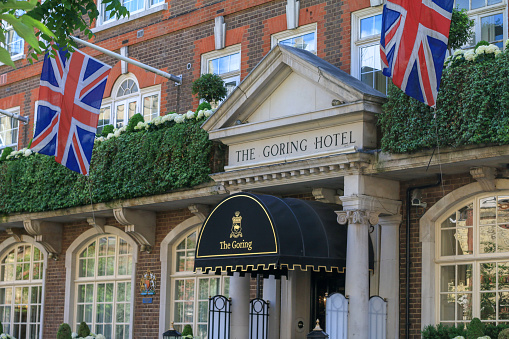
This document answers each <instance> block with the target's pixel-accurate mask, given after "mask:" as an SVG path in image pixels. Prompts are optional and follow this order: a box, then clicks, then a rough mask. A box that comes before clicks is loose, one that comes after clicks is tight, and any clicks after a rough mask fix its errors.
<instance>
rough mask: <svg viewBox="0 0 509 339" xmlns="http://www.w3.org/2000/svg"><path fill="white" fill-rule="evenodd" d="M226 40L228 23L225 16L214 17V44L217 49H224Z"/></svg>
mask: <svg viewBox="0 0 509 339" xmlns="http://www.w3.org/2000/svg"><path fill="white" fill-rule="evenodd" d="M225 40H226V24H225V23H224V17H223V16H218V17H216V18H215V19H214V44H215V48H216V50H218V49H223V48H224V45H225Z"/></svg>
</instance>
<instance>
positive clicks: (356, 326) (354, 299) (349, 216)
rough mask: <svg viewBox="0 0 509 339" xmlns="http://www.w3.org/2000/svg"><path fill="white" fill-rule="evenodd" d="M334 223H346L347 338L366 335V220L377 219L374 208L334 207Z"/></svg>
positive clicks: (367, 293) (367, 288)
mask: <svg viewBox="0 0 509 339" xmlns="http://www.w3.org/2000/svg"><path fill="white" fill-rule="evenodd" d="M336 214H337V215H338V223H339V224H341V225H344V224H346V223H348V235H347V239H348V243H347V250H346V281H345V293H346V295H347V296H348V298H349V305H348V308H349V311H348V338H349V339H366V338H368V336H369V317H368V311H369V304H368V303H369V243H368V241H369V236H368V231H369V224H372V225H374V224H377V223H378V212H373V211H366V210H350V211H337V212H336Z"/></svg>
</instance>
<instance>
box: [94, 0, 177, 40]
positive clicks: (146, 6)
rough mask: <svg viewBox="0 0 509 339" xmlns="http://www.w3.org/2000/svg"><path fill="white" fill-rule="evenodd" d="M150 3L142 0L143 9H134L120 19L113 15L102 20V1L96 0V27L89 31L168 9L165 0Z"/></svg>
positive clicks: (95, 30)
mask: <svg viewBox="0 0 509 339" xmlns="http://www.w3.org/2000/svg"><path fill="white" fill-rule="evenodd" d="M151 3H152V0H143V9H141V10H138V11H135V12H133V13H130V16H129V17H124V18H121V19H117V18H115V17H113V18H110V19H108V20H104V17H103V14H104V12H103V10H104V6H103V5H102V1H100V0H98V4H97V9H98V10H99V17H98V18H97V21H96V27H94V28H92V29H91V31H92V32H93V33H97V32H100V31H103V30H106V29H109V28H112V27H115V26H117V25H121V24H124V23H126V22H129V21H132V20H136V19H139V18H142V17H144V16H147V15H150V14H154V13H157V12H160V11H164V10H167V9H168V4H167V3H166V0H163V1H162V2H159V3H157V4H154V5H152V4H151Z"/></svg>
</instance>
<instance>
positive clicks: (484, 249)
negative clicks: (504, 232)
mask: <svg viewBox="0 0 509 339" xmlns="http://www.w3.org/2000/svg"><path fill="white" fill-rule="evenodd" d="M479 237H480V239H479V240H480V244H479V251H480V252H481V253H495V239H496V237H497V235H496V229H495V226H481V227H479Z"/></svg>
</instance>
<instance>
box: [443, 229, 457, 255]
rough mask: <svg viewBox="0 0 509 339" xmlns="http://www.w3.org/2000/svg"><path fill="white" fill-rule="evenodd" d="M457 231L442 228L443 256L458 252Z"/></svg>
mask: <svg viewBox="0 0 509 339" xmlns="http://www.w3.org/2000/svg"><path fill="white" fill-rule="evenodd" d="M455 234H456V231H455V230H442V232H441V250H440V254H441V255H443V256H447V255H454V254H456V237H455Z"/></svg>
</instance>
